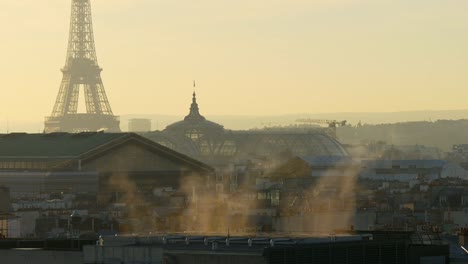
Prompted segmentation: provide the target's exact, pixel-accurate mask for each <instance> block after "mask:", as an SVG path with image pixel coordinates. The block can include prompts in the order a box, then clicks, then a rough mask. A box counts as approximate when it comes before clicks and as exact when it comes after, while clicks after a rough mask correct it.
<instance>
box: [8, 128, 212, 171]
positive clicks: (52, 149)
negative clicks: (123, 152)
mask: <svg viewBox="0 0 468 264" xmlns="http://www.w3.org/2000/svg"><path fill="white" fill-rule="evenodd" d="M129 140H133V141H136V142H138V143H140V144H142V145H144V146H146V147H148V148H149V149H150V150H152V151H153V152H157V153H161V154H163V155H165V156H166V157H168V158H170V159H173V160H178V161H181V162H183V163H185V164H188V165H190V166H193V167H196V168H198V169H201V170H204V171H213V168H212V167H210V166H208V165H206V164H204V163H202V162H200V161H198V160H195V159H193V158H190V157H188V156H186V155H184V154H181V153H179V152H176V151H174V150H172V149H169V148H167V147H164V146H163V145H160V144H158V143H156V142H154V141H152V140H149V139H146V138H144V137H142V136H139V135H137V134H134V133H102V132H84V133H78V134H71V133H50V134H26V133H12V134H4V135H0V159H18V160H22V159H49V160H73V159H77V158H79V159H82V158H83V159H90V158H92V157H93V156H95V155H99V154H101V153H103V152H106V151H108V150H109V149H112V148H113V147H116V146H118V145H120V144H123V143H125V142H127V141H129Z"/></svg>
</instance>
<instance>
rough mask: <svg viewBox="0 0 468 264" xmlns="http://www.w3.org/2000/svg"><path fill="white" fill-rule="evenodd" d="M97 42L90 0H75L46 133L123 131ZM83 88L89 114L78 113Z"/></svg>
mask: <svg viewBox="0 0 468 264" xmlns="http://www.w3.org/2000/svg"><path fill="white" fill-rule="evenodd" d="M101 71H102V69H101V68H100V67H99V65H98V61H97V56H96V48H95V44H94V35H93V23H92V17H91V4H90V0H72V11H71V18H70V33H69V39H68V50H67V58H66V62H65V67H64V68H63V69H62V73H63V78H62V83H61V85H60V89H59V93H58V95H57V99H56V100H55V105H54V108H53V110H52V114H51V115H50V116H48V117H46V119H45V128H44V132H45V133H51V132H86V131H98V130H104V131H108V132H120V128H119V124H120V121H119V117H118V116H114V114H113V113H112V110H111V107H110V104H109V101H108V99H107V95H106V92H105V90H104V85H103V83H102V79H101ZM80 90H81V91H83V92H84V99H85V104H86V113H78V99H79V93H80Z"/></svg>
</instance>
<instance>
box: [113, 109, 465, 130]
mask: <svg viewBox="0 0 468 264" xmlns="http://www.w3.org/2000/svg"><path fill="white" fill-rule="evenodd" d="M205 116H206V118H208V119H209V120H211V121H214V122H217V123H219V124H221V125H224V127H225V128H228V129H234V130H238V129H240V130H243V129H252V128H263V127H265V126H267V127H268V126H279V125H283V126H284V125H290V124H294V123H295V121H296V120H297V119H300V118H313V119H331V120H339V121H341V120H347V121H348V123H349V124H352V125H356V124H358V123H359V122H361V123H362V124H383V123H385V124H388V123H398V122H411V121H437V120H440V119H451V120H459V119H465V118H468V109H467V110H447V111H406V112H375V113H366V112H349V113H310V114H307V113H303V114H289V115H277V116H255V115H252V116H236V115H223V116H220V115H205ZM136 117H138V118H149V119H151V120H153V128H155V129H158V130H161V129H164V128H165V127H166V126H167V125H168V124H171V123H173V122H175V121H180V120H182V119H183V116H174V115H159V114H154V115H148V114H146V115H144V114H142V115H138V114H134V115H122V116H121V128H122V129H123V130H127V127H128V119H130V118H136Z"/></svg>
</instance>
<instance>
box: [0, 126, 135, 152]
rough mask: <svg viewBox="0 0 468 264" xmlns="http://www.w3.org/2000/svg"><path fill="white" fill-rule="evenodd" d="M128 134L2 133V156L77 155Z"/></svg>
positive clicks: (0, 149) (0, 137)
mask: <svg viewBox="0 0 468 264" xmlns="http://www.w3.org/2000/svg"><path fill="white" fill-rule="evenodd" d="M126 135H127V134H124V133H100V132H96V133H78V134H70V133H50V134H26V133H11V134H4V135H0V157H23V158H27V157H37V158H38V157H49V158H61V157H76V156H79V155H80V154H83V153H86V152H89V151H91V150H93V149H96V148H98V147H100V146H102V145H104V144H106V143H109V142H112V141H114V140H117V139H119V138H123V137H125V136H126Z"/></svg>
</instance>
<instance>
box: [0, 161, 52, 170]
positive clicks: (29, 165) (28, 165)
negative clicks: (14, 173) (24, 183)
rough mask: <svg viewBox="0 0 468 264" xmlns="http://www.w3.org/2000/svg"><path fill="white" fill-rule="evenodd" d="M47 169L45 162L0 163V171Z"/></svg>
mask: <svg viewBox="0 0 468 264" xmlns="http://www.w3.org/2000/svg"><path fill="white" fill-rule="evenodd" d="M47 167H48V163H47V162H37V161H35V162H32V161H0V168H1V169H46V168H47Z"/></svg>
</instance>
